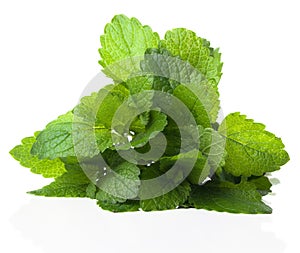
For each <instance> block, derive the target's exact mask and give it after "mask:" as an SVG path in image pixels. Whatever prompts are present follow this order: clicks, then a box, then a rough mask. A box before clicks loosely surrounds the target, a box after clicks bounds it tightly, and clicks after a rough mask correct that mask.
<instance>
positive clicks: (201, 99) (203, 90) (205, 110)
mask: <svg viewBox="0 0 300 253" xmlns="http://www.w3.org/2000/svg"><path fill="white" fill-rule="evenodd" d="M193 91H194V92H193ZM173 94H174V96H176V97H177V98H179V99H180V100H181V101H182V102H183V103H184V104H185V105H186V106H187V107H188V109H189V110H190V112H191V113H192V114H193V116H194V118H195V121H196V123H197V124H198V125H201V126H203V127H205V128H207V127H210V125H211V123H213V122H215V121H216V119H217V116H218V112H219V100H218V95H217V94H216V92H215V91H214V89H213V88H211V87H209V86H207V85H204V84H203V85H193V84H191V85H187V86H184V85H179V86H177V87H176V88H175V90H174V93H173Z"/></svg>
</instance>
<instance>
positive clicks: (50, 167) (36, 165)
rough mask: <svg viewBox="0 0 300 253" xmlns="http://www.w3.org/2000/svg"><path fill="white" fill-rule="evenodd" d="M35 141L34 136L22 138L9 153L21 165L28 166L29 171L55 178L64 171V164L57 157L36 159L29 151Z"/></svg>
mask: <svg viewBox="0 0 300 253" xmlns="http://www.w3.org/2000/svg"><path fill="white" fill-rule="evenodd" d="M36 135H38V133H36ZM35 141H36V137H35V136H32V137H27V138H24V139H23V140H22V144H21V145H18V146H16V147H14V148H13V149H12V150H11V151H10V154H11V155H12V156H13V157H14V158H15V159H16V160H17V161H19V162H20V164H21V165H22V166H24V167H26V168H30V171H31V172H33V173H36V174H41V175H43V176H44V177H47V178H48V177H49V178H51V177H53V178H55V177H58V176H60V175H62V174H63V173H65V172H66V169H65V166H64V164H63V162H62V161H61V160H60V159H59V158H56V159H54V160H49V159H38V158H37V157H36V156H34V155H32V154H31V153H30V150H31V148H32V145H33V143H34V142H35Z"/></svg>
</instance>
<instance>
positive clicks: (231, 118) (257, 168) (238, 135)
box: [219, 113, 289, 176]
mask: <svg viewBox="0 0 300 253" xmlns="http://www.w3.org/2000/svg"><path fill="white" fill-rule="evenodd" d="M219 133H220V134H222V135H223V136H225V137H226V139H227V140H226V152H227V157H226V161H225V167H224V168H225V170H226V171H228V172H229V173H231V174H232V175H234V176H240V175H243V176H251V175H255V176H261V175H262V174H264V173H265V172H272V171H275V170H278V169H279V168H280V166H281V165H284V164H285V163H287V162H288V160H289V156H288V154H287V152H286V151H285V150H284V145H283V143H282V141H281V139H280V138H278V137H276V136H275V135H274V134H272V133H270V132H268V131H266V130H265V126H264V125H263V124H260V123H254V122H253V120H250V119H246V116H244V115H240V114H239V113H232V114H229V115H228V116H227V117H226V118H225V119H224V121H223V122H222V124H221V125H220V127H219Z"/></svg>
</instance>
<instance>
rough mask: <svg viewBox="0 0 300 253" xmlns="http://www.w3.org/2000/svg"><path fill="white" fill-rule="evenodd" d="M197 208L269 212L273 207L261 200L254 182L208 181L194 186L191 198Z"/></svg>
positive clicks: (233, 211) (240, 211)
mask: <svg viewBox="0 0 300 253" xmlns="http://www.w3.org/2000/svg"><path fill="white" fill-rule="evenodd" d="M189 202H190V204H192V206H194V207H195V208H197V209H207V210H215V211H219V212H229V213H249V214H259V213H261V214H268V213H272V209H271V208H270V207H269V206H267V205H266V204H265V203H263V202H262V200H261V195H260V194H259V193H258V192H257V190H256V187H255V185H254V184H251V183H247V182H244V183H240V184H237V185H236V184H233V183H230V182H208V183H206V184H205V185H203V186H194V188H193V190H192V192H191V196H190V199H189Z"/></svg>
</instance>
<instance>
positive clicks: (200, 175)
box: [160, 150, 210, 184]
mask: <svg viewBox="0 0 300 253" xmlns="http://www.w3.org/2000/svg"><path fill="white" fill-rule="evenodd" d="M175 163H176V164H177V167H178V168H181V171H182V172H183V173H184V172H185V171H186V170H187V169H188V168H191V169H192V170H191V172H190V174H189V175H188V180H189V181H190V182H191V183H192V184H200V183H202V182H203V181H204V180H205V179H206V178H207V177H208V176H209V174H210V167H209V165H208V163H207V159H206V157H204V156H203V155H202V153H201V152H200V151H198V150H191V151H189V152H186V153H180V154H178V155H175V156H169V157H168V156H164V157H162V158H161V159H160V165H161V169H162V170H163V171H166V170H167V169H170V168H171V167H172V166H173V165H174V164H175Z"/></svg>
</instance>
